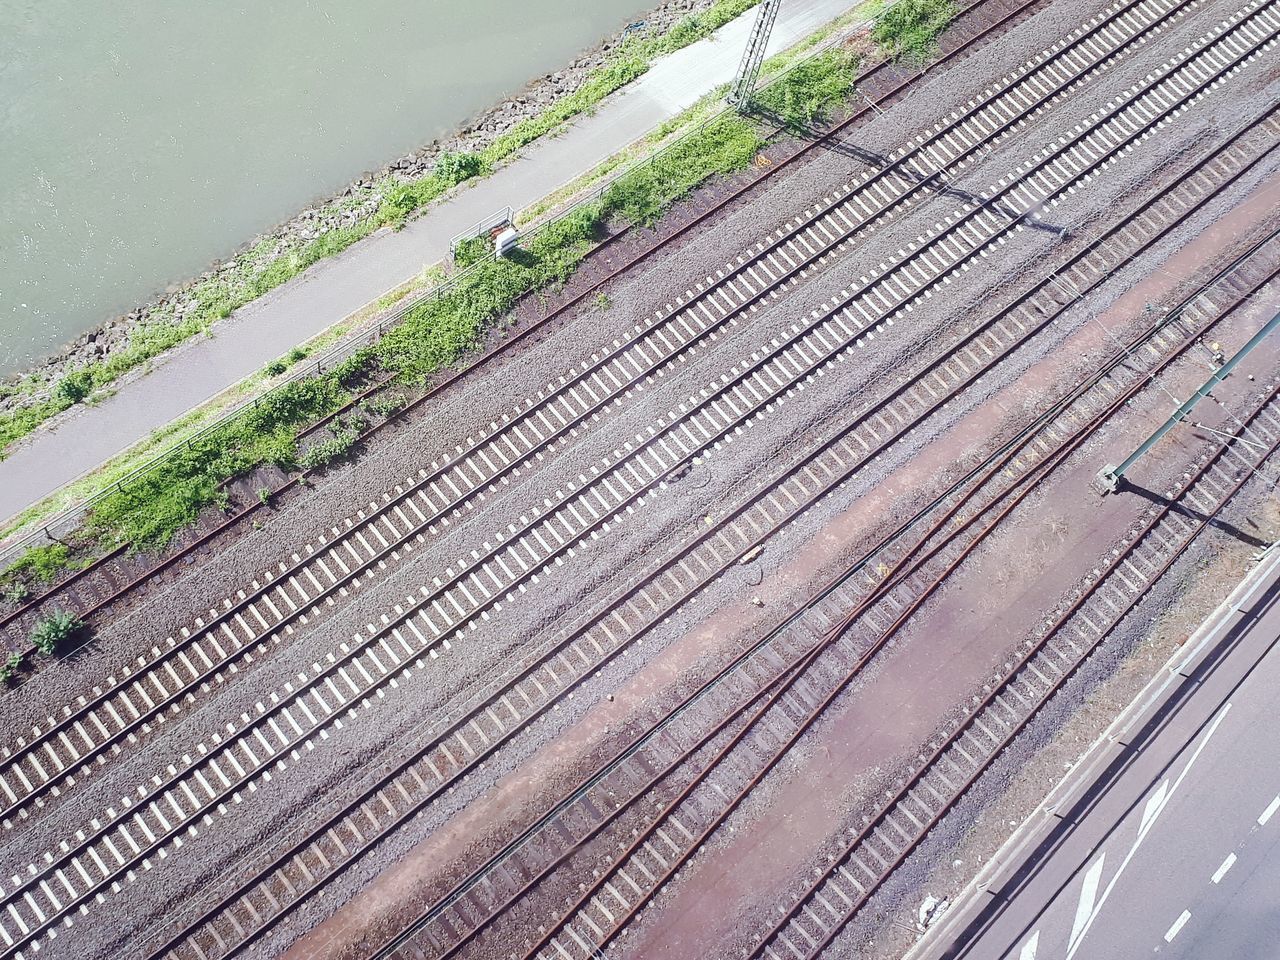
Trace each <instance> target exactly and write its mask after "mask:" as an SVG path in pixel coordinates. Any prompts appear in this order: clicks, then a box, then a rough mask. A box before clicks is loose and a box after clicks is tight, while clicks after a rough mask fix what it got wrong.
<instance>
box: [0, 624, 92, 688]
mask: <svg viewBox="0 0 1280 960" xmlns="http://www.w3.org/2000/svg"><path fill="white" fill-rule="evenodd" d="M82 629H84V621H83V620H81V619H80V618H79V617H77V616H76V615H75V614H74V613H68V612H67V611H66V610H58V611H57V612H55V613H51V614H49V615H48V616H46V617H42V618H41V619H40V621H39V622H38V623H36V625H35V627H34V628H32V630H31V643H32V645H33V646H34V647H35V648H36V649H37V650H38V651H40V652H41V653H42V654H44V655H45V656H46V657H51V656H53V655H54V654H55V653H57V652H58V647H60V646H62V645H63V644H65V643H66V642H67V641H68V640H70V639H71V638H72V637H73V636H75V634H77V633H78V632H79V631H80V630H82ZM9 663H12V660H10V661H9ZM6 665H7V664H6ZM21 665H22V662H21V661H18V663H16V664H13V671H14V672H15V673H16V672H17V669H18V667H20V666H21ZM5 679H6V680H7V679H9V678H8V677H5Z"/></svg>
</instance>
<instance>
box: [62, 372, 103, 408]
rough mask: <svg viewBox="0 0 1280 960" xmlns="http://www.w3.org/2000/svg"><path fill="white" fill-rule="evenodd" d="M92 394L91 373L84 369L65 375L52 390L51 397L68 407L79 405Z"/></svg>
mask: <svg viewBox="0 0 1280 960" xmlns="http://www.w3.org/2000/svg"><path fill="white" fill-rule="evenodd" d="M92 392H93V371H92V370H88V369H84V370H76V371H74V372H72V373H69V374H67V375H66V376H65V377H63V378H62V379H61V380H59V381H58V385H57V386H56V387H54V388H53V396H54V398H55V399H57V400H58V401H60V402H62V403H65V404H66V405H67V406H68V407H69V406H71V405H72V404H74V403H79V402H80V401H81V400H83V399H84V398H85V397H87V396H88V395H89V394H90V393H92Z"/></svg>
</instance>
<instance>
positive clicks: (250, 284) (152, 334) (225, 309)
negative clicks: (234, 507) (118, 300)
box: [0, 0, 759, 457]
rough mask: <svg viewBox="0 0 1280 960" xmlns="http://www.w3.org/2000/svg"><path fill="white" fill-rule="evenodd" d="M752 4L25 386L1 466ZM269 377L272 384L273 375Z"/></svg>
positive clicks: (268, 248)
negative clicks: (113, 391)
mask: <svg viewBox="0 0 1280 960" xmlns="http://www.w3.org/2000/svg"><path fill="white" fill-rule="evenodd" d="M758 2H759V0H717V2H716V3H714V4H712V6H711V7H710V8H708V9H707V10H705V11H703V12H701V13H694V14H689V15H688V16H686V17H684V18H683V19H681V20H680V21H678V22H677V23H676V24H675V25H674V26H673V27H672V28H671V30H669V31H668V32H667V33H666V34H664V35H662V36H658V37H638V38H633V39H630V40H628V41H626V42H625V43H623V44H622V45H621V47H620V48H619V50H618V52H617V54H616V55H615V56H614V58H613V59H611V60H610V61H609V62H608V63H606V64H604V65H603V66H601V67H600V68H598V69H597V70H595V71H594V72H593V73H591V74H590V75H589V76H588V77H587V79H586V80H585V81H584V82H583V84H582V86H581V87H579V89H578V90H576V91H574V92H573V93H572V94H570V95H569V96H566V97H564V98H562V99H561V100H559V101H557V102H556V103H555V104H553V105H552V106H551V107H549V108H548V109H547V110H545V111H543V113H541V114H539V115H538V116H536V117H530V118H528V119H526V120H523V121H521V122H520V123H518V124H516V126H515V127H513V128H512V129H511V130H510V131H508V132H507V133H506V134H505V135H503V136H502V137H500V138H498V140H496V141H495V142H494V143H493V144H492V145H490V146H489V148H488V149H486V150H485V151H484V152H483V153H482V154H476V153H443V154H441V155H440V157H439V158H438V159H437V161H436V165H435V168H434V169H433V170H432V172H431V173H429V174H427V175H425V176H422V177H418V178H416V179H414V180H410V181H404V182H401V181H394V180H391V179H390V178H388V179H387V180H384V181H383V182H382V183H379V184H377V185H376V186H374V187H373V188H371V189H364V190H358V191H355V192H354V194H353V195H352V196H349V197H344V198H342V199H340V200H338V201H335V202H333V203H331V204H329V205H328V206H327V207H326V208H325V211H324V213H325V214H326V215H328V214H333V213H339V212H343V211H344V210H358V211H359V212H360V215H359V216H358V217H357V219H356V220H355V222H353V223H352V224H350V225H349V226H344V227H338V228H334V229H330V230H328V231H327V232H325V233H323V234H321V235H320V236H319V237H316V238H315V239H313V240H310V241H308V242H306V243H304V244H301V245H299V246H296V247H294V248H292V249H289V250H285V251H284V252H279V251H278V246H279V242H278V241H277V240H276V239H274V238H270V237H268V238H266V239H264V240H263V241H261V242H260V243H259V244H258V246H257V247H255V248H254V249H253V250H251V251H250V252H249V253H248V254H247V255H246V256H244V257H241V258H239V259H238V261H237V263H236V265H235V266H234V267H233V268H231V269H228V270H223V271H219V272H218V273H216V274H214V275H213V276H211V277H208V278H207V279H205V280H201V281H200V282H198V283H196V284H195V285H194V286H192V287H191V289H190V291H189V296H190V299H191V300H192V301H193V303H194V306H193V307H192V308H191V309H188V310H185V311H184V312H183V313H182V314H180V315H179V314H177V313H176V312H175V310H174V308H173V306H172V305H169V306H166V307H164V308H162V309H159V310H156V311H155V312H154V314H153V319H152V321H151V322H149V323H148V324H146V325H145V326H143V327H140V328H138V329H135V330H133V331H132V332H131V334H130V341H129V345H128V346H127V347H126V348H124V349H123V350H120V351H117V352H115V353H113V354H112V355H111V356H110V357H109V358H108V359H107V360H105V361H101V362H97V363H91V364H89V365H87V366H85V367H84V368H82V369H80V370H77V371H75V372H74V373H72V374H69V375H68V376H67V377H66V378H64V379H63V380H62V381H60V382H58V383H57V384H51V383H50V382H49V381H48V379H47V378H41V377H39V376H36V377H34V378H32V379H31V380H29V381H27V382H24V383H23V384H22V385H20V386H19V387H18V388H17V389H19V390H22V391H23V392H26V393H28V394H32V395H34V394H39V393H47V394H48V396H47V397H46V398H45V399H43V400H38V401H36V402H34V403H31V404H29V405H27V406H23V407H20V408H18V409H16V410H12V411H10V412H8V413H4V414H0V457H2V456H3V453H2V451H3V450H4V448H6V447H7V446H8V445H9V444H10V443H12V442H14V441H15V440H18V439H20V438H21V437H24V436H26V435H27V434H28V433H30V432H31V431H32V430H34V429H35V428H36V427H38V426H39V425H40V424H41V423H43V422H44V421H46V420H48V419H49V418H50V417H53V416H55V415H57V414H59V413H61V412H62V411H64V410H66V409H67V408H69V407H71V406H73V405H74V404H76V403H80V402H82V401H84V400H86V399H88V398H89V397H90V396H91V395H92V393H93V391H95V390H97V389H99V388H101V387H103V386H106V385H107V384H109V383H111V382H112V381H114V380H115V379H116V378H117V377H119V376H120V375H121V374H123V373H125V372H127V371H129V370H132V369H134V368H135V367H138V366H140V365H141V364H144V363H146V362H147V361H148V360H151V359H152V358H154V357H156V356H158V355H160V354H161V353H163V352H164V351H165V350H168V349H169V348H170V347H173V346H176V345H177V344H179V343H181V342H182V341H184V340H186V339H188V338H190V337H192V336H194V335H196V334H198V333H202V332H204V331H206V330H208V328H209V326H210V325H211V324H213V323H214V322H215V321H217V320H221V319H223V318H224V317H227V316H229V315H230V314H231V312H232V311H234V310H236V309H238V308H239V307H242V306H244V304H246V303H249V302H250V301H252V300H256V299H257V298H258V297H261V296H262V295H263V294H265V293H267V292H269V291H271V290H273V289H275V288H276V287H278V286H280V284H282V283H285V282H286V281H288V280H291V279H292V278H293V277H295V276H297V275H298V274H299V273H301V272H302V271H303V270H305V269H307V267H309V266H311V265H312V264H314V263H316V262H317V261H319V260H322V259H324V258H326V257H330V256H333V255H335V254H338V253H341V252H342V251H343V250H346V249H347V248H348V247H350V246H351V245H352V244H353V243H355V242H356V241H358V240H362V239H364V238H365V237H367V236H368V235H369V234H371V233H373V232H374V231H375V230H377V229H379V228H381V227H383V226H387V225H392V226H400V225H402V224H403V223H404V222H405V220H406V218H407V217H408V216H409V215H410V214H411V213H413V212H414V211H416V210H419V209H421V208H422V207H424V206H426V205H427V204H429V203H431V202H432V201H433V200H436V199H438V198H439V197H440V196H442V195H443V194H444V193H446V192H447V191H448V190H450V189H451V188H453V187H455V186H457V185H458V184H459V183H462V182H464V181H466V180H470V179H473V178H475V177H480V176H486V175H488V174H489V173H490V172H491V171H492V170H493V168H494V167H495V166H496V165H497V164H499V163H501V162H502V161H503V160H506V159H508V158H509V157H511V156H512V154H514V153H515V152H516V151H517V150H519V149H520V148H521V147H524V146H525V145H527V144H529V143H531V142H532V141H534V140H536V139H538V138H539V137H541V136H543V135H545V134H547V133H549V132H551V131H553V130H555V129H557V128H558V127H560V126H562V125H563V124H564V123H566V122H567V121H569V120H571V119H573V118H574V117H576V116H578V115H580V114H582V113H585V112H587V111H589V110H591V109H592V108H594V107H595V106H596V105H597V104H598V103H600V101H602V100H603V99H604V98H605V97H607V96H608V95H609V94H610V93H612V92H614V91H615V90H617V89H618V88H620V87H622V86H624V85H625V84H627V83H630V82H631V81H632V80H634V79H636V77H639V76H640V75H641V74H643V73H644V72H645V71H646V70H648V69H649V64H650V62H651V61H652V60H653V59H654V58H656V57H659V56H662V55H663V54H667V53H671V52H673V51H675V50H679V49H680V48H681V47H685V46H688V45H689V44H690V43H693V42H694V41H696V40H700V39H702V38H703V37H706V36H708V35H709V34H710V33H712V32H713V31H714V30H716V29H717V28H719V27H721V26H723V25H724V24H726V23H728V22H729V21H730V20H732V19H733V18H734V17H737V16H738V15H740V14H741V13H743V12H744V11H746V10H748V9H750V8H751V7H752V6H754V5H755V4H756V3H758ZM375 201H376V206H374V209H373V212H372V214H366V213H365V210H366V209H367V207H368V206H370V205H373V204H374V202H375ZM279 363H280V361H275V362H274V363H272V364H271V365H270V366H269V367H268V371H274V370H275V369H276V367H277V365H278V364H279ZM279 372H280V373H282V372H283V371H279ZM269 375H271V376H278V375H279V374H278V373H276V372H271V373H270V374H269Z"/></svg>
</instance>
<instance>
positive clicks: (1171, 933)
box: [1164, 910, 1191, 943]
mask: <svg viewBox="0 0 1280 960" xmlns="http://www.w3.org/2000/svg"><path fill="white" fill-rule="evenodd" d="M1190 919H1191V911H1190V910H1183V911H1182V916H1180V917H1178V919H1177V920H1175V921H1173V926H1172V927H1170V928H1169V930H1168V932H1166V933H1165V935H1164V942H1165V943H1173V938H1174V937H1176V936H1177V935H1178V931H1179V930H1181V929H1182V925H1183V924H1184V923H1186V922H1187V921H1188V920H1190Z"/></svg>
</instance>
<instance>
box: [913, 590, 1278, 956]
mask: <svg viewBox="0 0 1280 960" xmlns="http://www.w3.org/2000/svg"><path fill="white" fill-rule="evenodd" d="M1219 637H1220V638H1221V642H1222V644H1223V647H1224V649H1227V648H1229V651H1230V652H1229V653H1228V654H1226V655H1225V656H1222V657H1221V658H1220V659H1211V660H1210V661H1209V663H1208V665H1207V666H1206V667H1205V668H1203V670H1201V671H1199V672H1196V673H1194V674H1193V676H1192V678H1191V679H1190V680H1189V681H1188V682H1186V683H1184V684H1182V686H1181V689H1179V690H1178V693H1177V694H1176V695H1175V696H1174V699H1173V700H1172V701H1171V702H1170V704H1169V706H1168V707H1166V708H1162V709H1160V710H1159V712H1156V713H1155V714H1154V715H1153V717H1152V718H1151V719H1150V720H1149V721H1147V722H1146V723H1145V724H1143V725H1142V726H1141V727H1140V729H1138V730H1137V731H1135V732H1134V733H1133V734H1132V737H1133V739H1129V735H1128V733H1127V732H1126V735H1122V736H1121V737H1120V738H1119V739H1120V741H1121V742H1120V743H1117V744H1114V745H1112V746H1111V747H1110V748H1109V749H1110V750H1111V751H1112V753H1111V755H1110V757H1109V762H1108V764H1107V766H1106V768H1105V770H1104V771H1103V774H1102V776H1101V778H1100V779H1099V780H1098V781H1096V783H1094V784H1093V785H1092V786H1086V787H1082V788H1081V789H1080V790H1079V791H1077V792H1078V794H1079V795H1078V797H1073V796H1072V794H1071V793H1068V794H1067V795H1066V798H1065V802H1064V803H1062V804H1060V805H1059V806H1058V808H1057V809H1056V810H1055V811H1054V813H1053V818H1051V819H1048V818H1047V822H1048V823H1050V824H1052V826H1051V827H1049V828H1048V829H1046V830H1043V831H1042V834H1043V836H1042V837H1038V838H1037V839H1036V841H1035V842H1034V844H1033V845H1029V848H1028V847H1024V848H1023V851H1022V852H1021V853H1019V854H1018V855H1017V856H1015V857H1013V858H1011V861H1010V868H1009V870H1010V872H1011V873H1012V876H1011V877H1010V879H1009V880H1008V881H1007V882H1000V883H997V884H996V885H994V886H993V887H992V888H991V889H990V890H988V891H984V892H978V893H975V894H974V895H973V896H972V897H971V898H970V899H968V900H962V902H961V903H960V904H959V905H958V906H957V907H956V908H954V912H955V913H956V914H957V915H958V916H955V917H948V918H947V920H948V921H949V922H947V923H944V925H943V927H942V928H941V929H940V930H937V931H933V932H931V936H930V937H929V938H926V940H925V941H924V942H923V943H922V944H921V945H920V948H919V949H917V950H916V951H914V952H913V953H912V955H911V956H912V957H913V958H914V957H917V956H918V957H921V958H924V957H928V958H931V960H936V958H946V960H962V958H963V960H995V958H1002V960H1003V958H1008V960H1116V958H1130V957H1142V956H1154V955H1158V956H1160V957H1162V958H1168V960H1174V958H1177V960H1206V958H1224V960H1225V958H1231V960H1253V958H1257V960H1262V958H1274V957H1276V956H1277V955H1278V953H1280V899H1278V898H1277V896H1276V891H1277V890H1280V849H1278V845H1280V719H1278V718H1277V716H1276V713H1275V707H1274V705H1275V703H1276V702H1277V701H1278V700H1280V650H1278V649H1277V646H1278V645H1280V576H1277V575H1276V574H1275V573H1272V574H1271V575H1270V580H1269V583H1267V584H1265V585H1264V586H1263V587H1262V588H1260V589H1259V590H1258V591H1257V593H1256V594H1255V596H1254V598H1253V599H1252V600H1251V601H1250V602H1249V605H1248V606H1247V607H1246V609H1245V610H1244V611H1243V612H1241V613H1239V614H1236V615H1235V616H1234V617H1233V618H1232V619H1231V620H1230V621H1229V622H1227V623H1224V624H1222V626H1221V627H1220V628H1219ZM1212 642H1213V643H1217V642H1218V640H1217V639H1214V640H1213V641H1212ZM1125 744H1127V746H1126V745H1125ZM1104 759H1107V757H1106V756H1104Z"/></svg>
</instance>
